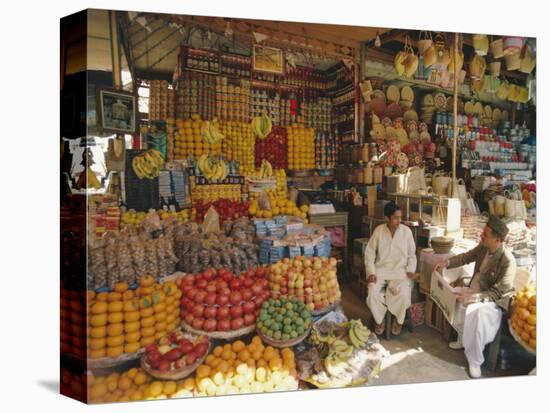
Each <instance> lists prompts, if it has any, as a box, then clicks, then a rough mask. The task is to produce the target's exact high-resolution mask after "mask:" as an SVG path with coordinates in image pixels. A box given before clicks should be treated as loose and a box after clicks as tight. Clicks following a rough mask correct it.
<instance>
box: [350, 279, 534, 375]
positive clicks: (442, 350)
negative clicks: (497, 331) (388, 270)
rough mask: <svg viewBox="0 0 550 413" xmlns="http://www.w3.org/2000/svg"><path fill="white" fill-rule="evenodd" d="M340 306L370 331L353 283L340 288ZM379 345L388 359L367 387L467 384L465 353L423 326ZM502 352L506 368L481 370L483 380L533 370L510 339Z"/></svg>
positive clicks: (527, 357) (530, 360)
mask: <svg viewBox="0 0 550 413" xmlns="http://www.w3.org/2000/svg"><path fill="white" fill-rule="evenodd" d="M342 303H343V304H342V306H343V309H344V312H345V313H346V315H347V316H348V318H360V319H361V320H362V321H363V323H365V324H366V325H368V326H369V327H371V322H372V316H371V315H370V313H369V310H368V308H367V306H366V304H365V302H364V301H363V300H362V299H361V298H360V294H359V291H358V290H357V288H356V286H355V285H354V284H353V283H352V284H346V285H343V286H342ZM367 323H368V324H367ZM380 342H381V344H382V345H383V346H384V347H385V348H386V350H388V352H389V355H388V356H387V357H385V358H384V359H383V361H382V371H381V372H380V375H379V377H378V378H377V379H376V380H375V381H372V382H371V383H370V385H384V384H407V383H426V382H438V381H452V380H470V376H469V375H468V372H467V365H468V364H467V361H466V357H465V355H464V352H463V351H455V350H451V349H450V348H449V347H448V346H447V343H446V342H445V340H444V338H443V336H442V335H441V333H439V332H438V331H436V330H434V329H432V328H430V327H428V326H426V325H420V326H417V327H415V328H414V331H413V332H412V333H411V332H409V331H408V330H407V329H406V328H403V330H402V332H401V334H400V335H399V336H398V337H393V338H392V339H390V340H386V339H384V338H380ZM502 348H504V350H505V351H506V354H507V361H508V364H509V367H508V368H507V369H505V370H502V369H497V371H495V372H489V371H487V370H486V369H484V368H483V367H482V371H483V377H502V376H516V375H525V374H527V373H529V372H530V371H531V370H532V369H533V368H534V367H535V363H536V360H535V358H534V356H531V355H529V354H527V353H526V352H525V351H524V350H523V349H522V348H521V347H520V346H519V344H517V343H516V342H515V341H514V339H513V338H512V337H507V336H504V337H503V344H502Z"/></svg>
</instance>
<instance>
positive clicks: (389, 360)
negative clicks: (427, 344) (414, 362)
mask: <svg viewBox="0 0 550 413" xmlns="http://www.w3.org/2000/svg"><path fill="white" fill-rule="evenodd" d="M423 352H424V350H422V347H418V348H411V349H409V350H405V351H400V352H398V353H394V354H391V355H389V356H388V357H384V358H383V359H382V365H381V367H380V371H384V369H387V368H388V367H391V366H393V365H394V364H397V363H399V362H401V361H402V360H404V359H405V358H406V357H408V356H412V355H415V354H418V353H423Z"/></svg>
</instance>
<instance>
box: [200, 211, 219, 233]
mask: <svg viewBox="0 0 550 413" xmlns="http://www.w3.org/2000/svg"><path fill="white" fill-rule="evenodd" d="M202 230H203V232H204V233H206V234H209V233H212V232H214V233H217V232H220V216H219V215H218V212H217V211H216V209H215V208H214V207H210V208H208V211H206V214H205V215H204V223H203V224H202Z"/></svg>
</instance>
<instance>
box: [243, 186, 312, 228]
mask: <svg viewBox="0 0 550 413" xmlns="http://www.w3.org/2000/svg"><path fill="white" fill-rule="evenodd" d="M266 193H267V196H268V198H269V206H270V209H265V208H260V203H259V201H258V199H257V197H256V196H253V197H252V201H251V202H250V208H249V209H248V212H249V214H250V215H251V216H253V217H256V218H272V217H275V216H278V215H288V216H293V217H297V218H301V219H303V220H304V222H306V223H307V213H308V211H309V207H308V206H307V205H302V206H301V207H298V206H297V205H296V202H294V201H290V200H288V199H286V196H285V197H282V196H281V197H280V196H279V195H277V190H275V189H271V190H269V191H266Z"/></svg>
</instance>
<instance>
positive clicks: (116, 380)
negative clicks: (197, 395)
mask: <svg viewBox="0 0 550 413" xmlns="http://www.w3.org/2000/svg"><path fill="white" fill-rule="evenodd" d="M86 380H87V382H88V401H89V402H90V403H114V402H129V401H139V400H163V399H175V398H183V397H193V392H192V389H193V387H191V388H189V383H190V381H191V382H194V380H190V381H187V380H162V381H161V380H155V379H154V378H153V377H151V376H150V375H149V374H148V373H147V372H146V371H145V370H143V369H142V368H136V367H132V368H130V369H129V370H126V371H124V372H122V373H119V372H113V373H110V374H109V375H106V376H95V375H93V374H90V375H88V376H87V377H86Z"/></svg>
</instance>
